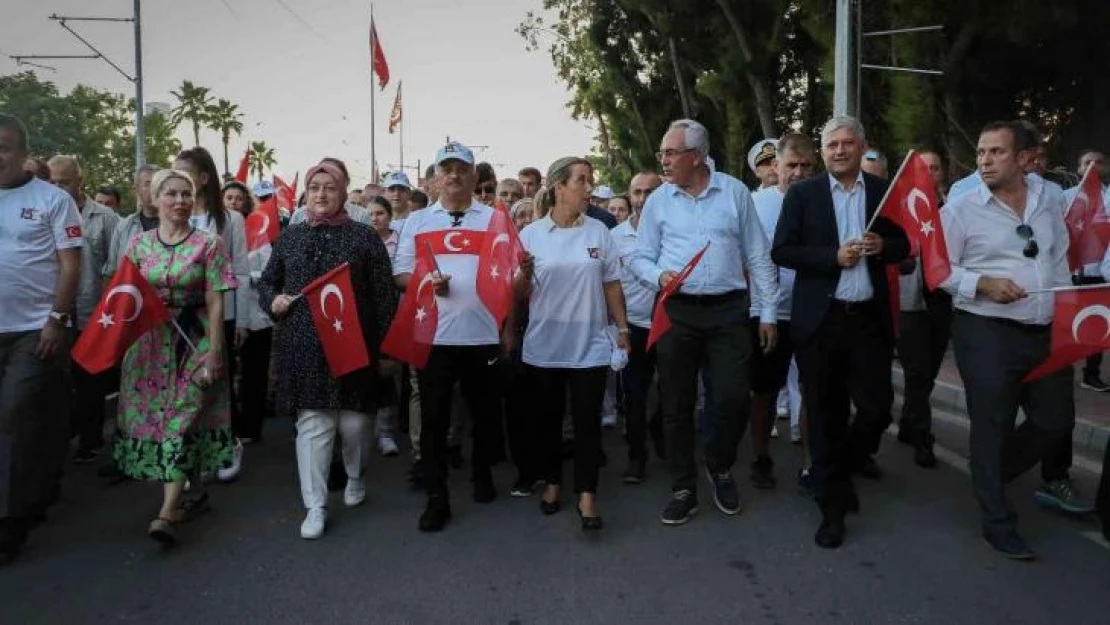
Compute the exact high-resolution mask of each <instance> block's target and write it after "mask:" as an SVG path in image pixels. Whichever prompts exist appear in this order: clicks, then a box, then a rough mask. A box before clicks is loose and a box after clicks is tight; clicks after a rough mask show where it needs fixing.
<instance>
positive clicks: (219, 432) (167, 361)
mask: <svg viewBox="0 0 1110 625" xmlns="http://www.w3.org/2000/svg"><path fill="white" fill-rule="evenodd" d="M127 256H128V257H129V258H131V260H132V261H134V262H135V264H136V265H137V266H138V267H139V270H140V271H141V272H142V274H143V276H144V277H146V279H147V280H148V281H149V282H150V284H151V286H153V287H154V289H155V290H156V291H158V295H159V296H160V297H161V299H162V302H163V303H164V304H166V306H167V307H168V308H169V309H170V314H171V315H173V317H174V318H175V319H176V320H177V322H178V325H179V326H181V328H182V329H183V330H184V331H185V333H186V334H187V335H188V336H189V338H190V340H191V341H192V342H193V344H194V345H196V347H197V352H196V353H194V352H193V350H192V348H190V347H189V346H188V345H187V343H186V342H185V341H184V340H182V339H181V337H180V335H179V334H178V332H177V330H176V329H175V328H174V327H173V325H172V324H169V323H165V324H162V325H159V326H158V327H156V328H154V329H153V330H152V331H150V332H148V333H147V334H145V335H144V336H143V337H142V338H140V339H139V340H138V341H136V342H135V344H134V345H132V346H131V348H130V349H129V350H128V351H127V354H126V355H125V356H124V358H123V366H122V370H123V376H122V377H123V380H122V382H121V384H120V395H119V416H118V423H119V433H118V437H117V439H116V442H115V444H114V447H113V450H112V456H113V458H114V459H115V461H116V463H117V464H118V465H119V467H120V469H121V470H123V472H124V473H126V474H127V475H128V476H130V477H132V478H135V479H140V480H150V481H161V482H170V481H179V480H183V479H185V478H186V477H188V476H192V475H197V474H200V473H205V472H210V471H216V470H218V469H220V468H223V467H224V466H226V465H227V464H228V463H230V461H231V457H232V449H233V445H234V437H233V435H232V433H231V412H230V403H229V387H228V377H227V375H225V376H223V378H222V379H221V380H219V382H218V383H216V384H213V385H211V386H209V387H208V388H201V387H199V386H197V385H196V384H195V383H193V381H192V380H193V373H194V372H195V371H196V370H197V369H198V367H199V362H198V353H199V354H203V353H205V352H207V351H208V338H207V330H208V313H207V312H206V309H205V301H204V294H205V292H206V291H228V290H231V289H234V288H236V286H237V284H236V281H235V277H234V275H233V274H232V272H231V266H230V263H229V261H228V257H227V252H226V250H225V249H224V244H223V241H222V240H221V239H220V238H219V237H217V236H216V235H212V234H208V233H207V232H204V231H201V230H195V231H193V233H192V234H190V235H189V236H188V237H186V238H185V240H183V241H182V242H180V243H178V244H176V245H167V244H165V243H163V242H162V241H161V240H160V239H159V237H158V230H157V229H155V230H150V231H148V232H144V233H143V234H141V235H139V236H137V237H136V238H135V239H133V240H132V243H131V246H130V249H129V250H128V251H127ZM226 340H231V337H227V338H226Z"/></svg>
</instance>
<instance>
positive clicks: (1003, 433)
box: [952, 311, 1075, 532]
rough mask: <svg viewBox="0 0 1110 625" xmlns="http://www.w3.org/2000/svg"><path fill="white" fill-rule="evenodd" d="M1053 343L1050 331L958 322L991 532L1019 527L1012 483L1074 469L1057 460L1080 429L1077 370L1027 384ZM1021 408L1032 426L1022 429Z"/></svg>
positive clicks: (976, 483) (970, 319) (977, 477)
mask: <svg viewBox="0 0 1110 625" xmlns="http://www.w3.org/2000/svg"><path fill="white" fill-rule="evenodd" d="M1050 342H1051V331H1050V330H1049V328H1048V327H1047V326H1045V327H1037V326H1023V325H1021V324H1018V323H1015V322H1010V321H1006V320H1000V319H994V318H990V317H983V316H979V315H973V314H969V313H966V312H962V311H957V313H956V315H955V319H954V320H953V323H952V345H953V347H954V348H955V352H956V365H957V367H958V368H959V371H960V378H962V379H963V382H964V388H965V389H966V392H967V411H968V415H969V416H970V417H971V482H972V487H973V488H974V490H975V497H976V498H977V499H978V500H979V506H980V508H981V509H982V513H983V530H984V531H985V532H997V531H1005V530H1008V529H1011V528H1013V527H1014V524H1015V521H1016V518H1015V516H1014V514H1013V512H1011V511H1010V509H1009V508H1008V506H1007V505H1006V500H1005V498H1004V496H1003V487H1004V485H1005V484H1006V483H1008V482H1010V481H1012V480H1014V479H1015V478H1017V477H1019V476H1021V475H1022V474H1023V473H1025V472H1026V471H1028V470H1029V469H1031V468H1033V466H1035V465H1036V464H1037V463H1038V462H1042V461H1043V462H1044V464H1043V466H1042V474H1043V476H1044V478H1045V479H1046V480H1053V479H1062V478H1066V477H1067V465H1066V464H1063V465H1062V466H1061V463H1060V462H1058V461H1057V459H1058V458H1059V456H1060V453H1059V452H1060V450H1061V448H1062V447H1063V446H1066V445H1068V444H1069V443H1070V442H1071V431H1072V428H1073V427H1074V425H1075V408H1074V407H1075V403H1074V398H1073V396H1072V394H1073V388H1072V378H1073V371H1072V368H1071V367H1065V368H1064V369H1062V370H1060V371H1057V372H1055V373H1052V374H1049V375H1047V376H1045V377H1043V378H1040V379H1038V380H1034V381H1032V382H1023V381H1022V379H1023V378H1024V377H1025V375H1026V374H1027V373H1028V372H1029V371H1030V370H1032V369H1033V368H1034V367H1036V366H1037V365H1038V364H1040V363H1041V362H1042V361H1044V359H1045V358H1047V357H1048V353H1049V349H1050ZM1019 407H1020V408H1021V409H1022V410H1023V411H1024V412H1025V421H1024V422H1023V423H1022V424H1021V425H1020V426H1019V427H1016V428H1015V427H1014V422H1015V420H1016V419H1017V411H1018V408H1019Z"/></svg>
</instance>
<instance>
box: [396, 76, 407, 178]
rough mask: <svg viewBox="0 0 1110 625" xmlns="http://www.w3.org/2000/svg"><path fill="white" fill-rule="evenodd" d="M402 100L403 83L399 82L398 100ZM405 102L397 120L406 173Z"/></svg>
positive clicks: (402, 164) (403, 168)
mask: <svg viewBox="0 0 1110 625" xmlns="http://www.w3.org/2000/svg"><path fill="white" fill-rule="evenodd" d="M400 100H401V83H397V101H398V102H400ZM404 106H405V105H404V103H402V104H401V107H402V108H401V119H399V120H398V121H397V126H398V128H397V131H398V133H399V134H400V137H401V167H400V169H401V173H405V109H404Z"/></svg>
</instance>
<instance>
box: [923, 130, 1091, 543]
mask: <svg viewBox="0 0 1110 625" xmlns="http://www.w3.org/2000/svg"><path fill="white" fill-rule="evenodd" d="M1025 132H1026V131H1025V130H1024V129H1023V128H1022V126H1020V125H1019V124H1016V123H1013V122H995V123H992V124H988V125H987V126H986V127H985V128H984V129H983V131H982V132H981V133H980V135H979V146H978V158H977V160H978V166H979V173H980V176H981V178H982V184H980V186H979V188H978V189H976V190H974V191H971V192H968V193H965V194H963V195H961V196H959V197H957V198H955V199H952V200H950V202H949V204H948V205H946V206H945V207H944V209H943V210H942V211H941V220H942V222H943V224H944V235H945V239H946V241H947V243H948V256H949V260H950V262H951V265H952V275H951V276H950V277H949V278H948V280H946V281H945V283H944V284H943V285H942V286H943V288H944V289H945V290H946V291H948V292H949V293H951V294H952V296H953V299H954V305H955V308H956V315H955V319H954V321H953V323H952V344H953V347H954V349H955V353H956V364H957V366H958V367H959V371H960V377H961V378H962V379H963V383H964V388H965V389H966V392H967V409H968V415H969V416H970V418H971V440H970V444H971V480H972V486H973V488H974V490H975V496H976V498H977V499H978V500H979V506H980V508H981V510H982V514H983V537H984V538H985V539H986V541H987V542H988V544H990V546H991V547H993V548H994V549H996V550H997V551H998V552H1000V553H1001V554H1002V555H1004V556H1006V557H1008V558H1013V559H1031V558H1032V557H1033V552H1032V550H1030V549H1029V546H1028V545H1027V544H1026V543H1025V541H1024V540H1023V539H1022V537H1021V536H1020V535H1019V534H1018V532H1017V529H1016V521H1015V516H1014V514H1013V512H1012V511H1010V509H1009V508H1008V506H1007V504H1006V500H1005V497H1004V485H1005V484H1006V483H1008V482H1010V481H1011V480H1013V479H1015V478H1017V477H1019V476H1020V475H1022V474H1023V473H1025V471H1027V470H1028V469H1030V468H1032V467H1033V466H1034V465H1036V464H1037V463H1038V462H1040V463H1041V473H1042V477H1043V478H1044V484H1043V485H1042V486H1041V488H1040V489H1039V490H1038V491H1037V493H1036V495H1035V498H1036V499H1037V500H1038V502H1040V503H1042V504H1045V505H1052V506H1055V507H1058V508H1061V509H1064V510H1067V511H1070V512H1076V513H1081V512H1090V511H1091V510H1093V507H1092V506H1091V504H1090V503H1089V502H1086V501H1084V500H1083V499H1082V498H1081V497H1080V496H1079V495H1078V493H1077V492H1076V491H1075V488H1074V486H1073V485H1072V484H1071V481H1070V479H1069V478H1068V473H1067V468H1068V467H1067V464H1066V463H1061V462H1060V459H1061V454H1060V450H1061V448H1063V447H1064V446H1066V445H1067V444H1068V443H1070V440H1071V431H1072V428H1073V427H1074V425H1075V410H1074V398H1073V389H1072V376H1073V372H1072V369H1071V368H1070V367H1065V368H1064V369H1061V370H1060V371H1057V372H1055V373H1052V374H1049V375H1047V376H1045V377H1043V378H1040V379H1038V380H1035V381H1033V382H1025V381H1024V378H1025V376H1026V374H1027V373H1029V371H1031V370H1032V369H1033V368H1034V367H1036V366H1037V365H1039V364H1040V363H1041V362H1043V361H1044V360H1045V359H1046V358H1047V357H1048V354H1049V352H1050V350H1051V339H1052V330H1051V328H1052V315H1053V294H1052V293H1051V292H1047V291H1046V290H1047V289H1052V288H1054V287H1061V286H1066V285H1069V284H1071V279H1070V276H1069V273H1068V262H1067V248H1068V234H1067V230H1066V228H1065V226H1064V222H1063V220H1061V219H1060V213H1061V210H1062V209H1061V208H1060V206H1059V205H1058V202H1059V201H1060V198H1059V197H1058V196H1056V195H1054V194H1049V193H1046V191H1045V188H1044V185H1043V184H1042V183H1041V182H1040V181H1039V180H1037V179H1036V178H1033V177H1032V176H1025V175H1023V174H1022V170H1021V164H1020V161H1021V159H1023V158H1026V157H1027V155H1023V154H1021V152H1022V151H1023V150H1022V149H1021V148H1023V147H1025V148H1027V149H1029V148H1028V146H1029V145H1030V144H1029V141H1028V138H1027V137H1024V136H1023V133H1025ZM1019 407H1020V408H1022V409H1023V410H1024V412H1025V421H1024V422H1023V423H1022V424H1021V426H1020V427H1018V428H1014V421H1015V419H1016V417H1017V411H1018V408H1019ZM1061 465H1062V466H1061Z"/></svg>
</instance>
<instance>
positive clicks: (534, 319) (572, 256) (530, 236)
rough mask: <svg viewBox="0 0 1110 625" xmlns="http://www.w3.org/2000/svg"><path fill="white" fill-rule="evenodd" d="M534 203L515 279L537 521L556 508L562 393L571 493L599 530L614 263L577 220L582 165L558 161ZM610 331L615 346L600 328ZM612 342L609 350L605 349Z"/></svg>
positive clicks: (620, 309) (601, 238) (616, 282)
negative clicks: (531, 392)
mask: <svg viewBox="0 0 1110 625" xmlns="http://www.w3.org/2000/svg"><path fill="white" fill-rule="evenodd" d="M546 180H547V186H546V187H545V188H544V189H542V190H541V191H540V192H539V194H537V196H536V205H537V206H538V207H539V208H540V209H541V210H543V211H544V212H545V213H546V216H545V217H544V218H543V219H541V220H539V221H536V222H533V223H532V224H531V225H529V226H528V227H526V228H525V229H524V230H523V231H522V232H521V233H520V241H521V243H522V244H523V245H524V249H525V250H526V251H527V252H528V253H527V255H526V257H525V259H524V260H523V262H522V263H521V273H520V276H519V277H518V278H517V282H516V293H517V301H518V302H519V303H521V304H525V303H526V305H527V306H528V315H529V317H528V328H527V330H526V331H525V334H524V350H523V359H524V362H525V364H527V365H529V366H531V367H532V372H533V376H534V378H533V379H534V380H535V382H536V385H537V387H538V389H537V390H538V395H539V396H538V401H537V404H538V406H539V408H538V410H539V413H540V414H539V417H538V419H537V421H538V423H537V424H536V427H537V430H538V432H537V442H538V446H539V450H538V453H537V465H538V467H539V478H540V479H542V480H543V481H544V482H545V484H546V487H545V489H544V491H543V496H542V498H541V500H540V510H541V511H542V512H543V513H544V514H554V513H556V512H558V511H559V508H560V494H561V492H560V491H561V483H562V457H561V453H560V451H561V449H560V448H561V443H562V419H563V412H564V404H565V401H566V398H567V394H568V393H567V391H568V389H569V395H570V412H571V416H572V418H573V420H574V490H575V492H576V493H578V516H579V517H580V519H581V524H582V529H583V531H597V530H600V529H601V528H602V525H603V524H602V520H601V516H600V515H599V514H598V512H597V501H596V495H597V486H598V471H599V468H600V465H601V458H602V449H601V402H602V397H603V395H604V394H605V382H606V375H607V372H608V369H609V367H610V365H611V363H613V364H615V363H616V362H617V361H618V360H619V358H618V354H617V353H616V352H615V351H614V350H615V349H619V350H622V351H623V352H624V355H627V353H628V350H629V343H628V320H627V318H626V316H625V305H624V293H623V291H622V290H621V283H620V258H619V256H618V254H617V250H616V246H615V245H614V244H613V240H612V238H611V237H610V235H609V229H608V228H607V227H606V226H605V224H603V223H601V222H600V221H598V220H596V219H593V218H590V217H587V216H586V207H587V205H588V204H589V201H590V194H591V192H592V191H593V167H592V166H591V165H590V162H589V161H587V160H586V159H583V158H573V157H568V158H561V159H559V160H557V161H555V162H554V163H553V164H552V165H551V167H550V168H549V169H548V171H547V179H546ZM610 321H611V322H613V324H615V325H616V326H617V331H616V339H615V341H614V337H613V336H612V335H611V334H610V329H609V323H610ZM614 343H615V345H614Z"/></svg>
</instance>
